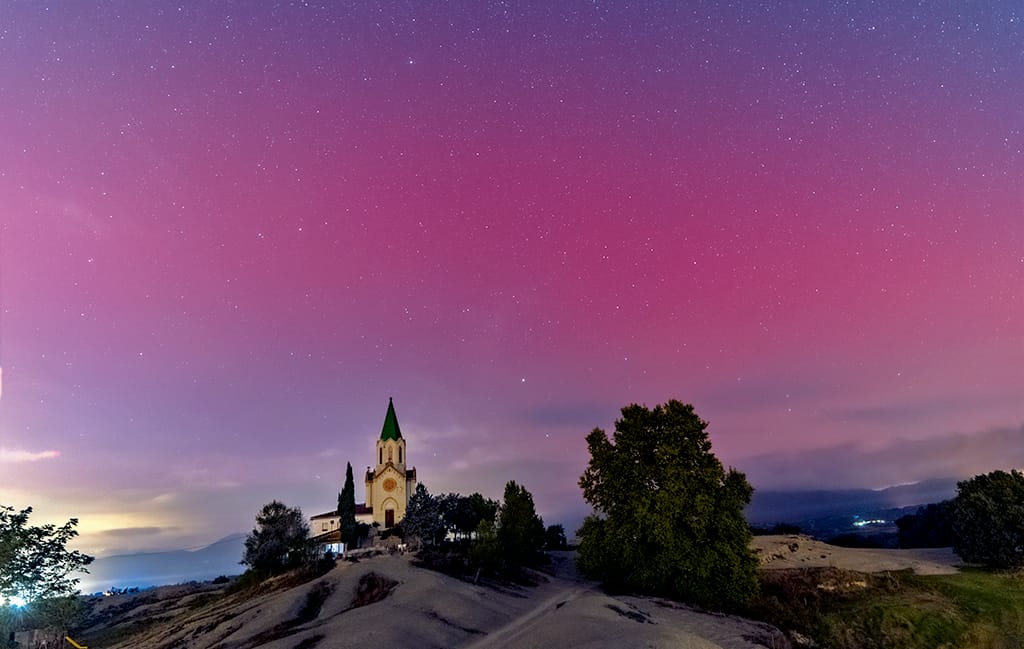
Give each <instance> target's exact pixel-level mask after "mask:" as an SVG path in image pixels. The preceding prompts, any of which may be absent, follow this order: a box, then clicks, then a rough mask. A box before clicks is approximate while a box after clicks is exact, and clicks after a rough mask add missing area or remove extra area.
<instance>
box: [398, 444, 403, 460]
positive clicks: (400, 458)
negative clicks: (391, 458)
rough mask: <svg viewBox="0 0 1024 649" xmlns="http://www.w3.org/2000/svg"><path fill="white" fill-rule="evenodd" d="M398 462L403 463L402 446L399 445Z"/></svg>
mask: <svg viewBox="0 0 1024 649" xmlns="http://www.w3.org/2000/svg"><path fill="white" fill-rule="evenodd" d="M398 463H399V464H401V463H402V447H401V446H399V447H398Z"/></svg>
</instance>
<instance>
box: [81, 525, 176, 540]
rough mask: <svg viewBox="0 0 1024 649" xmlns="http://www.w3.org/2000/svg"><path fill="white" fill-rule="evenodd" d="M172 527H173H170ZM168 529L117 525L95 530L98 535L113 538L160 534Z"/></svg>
mask: <svg viewBox="0 0 1024 649" xmlns="http://www.w3.org/2000/svg"><path fill="white" fill-rule="evenodd" d="M170 529H173V528H170ZM166 531H169V528H165V527H118V528H116V529H112V530H103V531H102V532H96V534H97V535H98V536H113V537H115V538H131V537H136V536H150V535H153V534H160V533H161V532H166Z"/></svg>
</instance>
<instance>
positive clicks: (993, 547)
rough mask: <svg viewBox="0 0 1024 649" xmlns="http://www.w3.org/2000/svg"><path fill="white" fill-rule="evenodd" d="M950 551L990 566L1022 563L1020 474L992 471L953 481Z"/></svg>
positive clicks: (1023, 492)
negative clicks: (955, 483)
mask: <svg viewBox="0 0 1024 649" xmlns="http://www.w3.org/2000/svg"><path fill="white" fill-rule="evenodd" d="M953 551H954V552H956V553H957V554H958V555H960V558H962V559H963V560H964V561H969V562H972V563H981V564H984V565H985V566H988V567H990V568H1021V567H1024V474H1022V473H1021V472H1020V471H1016V470H1014V471H1011V472H1010V473H1007V472H1006V471H993V472H992V473H988V474H984V475H977V476H974V477H973V478H971V479H970V480H964V481H963V482H959V483H957V496H956V498H955V499H954V501H953Z"/></svg>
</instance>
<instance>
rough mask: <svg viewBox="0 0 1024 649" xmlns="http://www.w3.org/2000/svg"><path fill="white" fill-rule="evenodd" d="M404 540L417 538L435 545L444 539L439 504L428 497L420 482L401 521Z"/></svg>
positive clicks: (424, 487) (424, 486)
mask: <svg viewBox="0 0 1024 649" xmlns="http://www.w3.org/2000/svg"><path fill="white" fill-rule="evenodd" d="M402 527H403V528H404V529H405V534H406V538H409V537H413V536H415V537H417V538H419V539H420V541H422V542H424V543H435V542H437V541H439V540H440V539H441V538H443V537H444V521H443V520H442V519H441V503H440V501H439V499H438V498H435V497H434V496H431V495H430V491H428V490H427V486H426V485H425V484H423V483H422V482H420V483H419V484H417V485H416V491H414V492H413V494H412V497H411V498H409V504H408V505H407V506H406V508H405V518H403V519H402Z"/></svg>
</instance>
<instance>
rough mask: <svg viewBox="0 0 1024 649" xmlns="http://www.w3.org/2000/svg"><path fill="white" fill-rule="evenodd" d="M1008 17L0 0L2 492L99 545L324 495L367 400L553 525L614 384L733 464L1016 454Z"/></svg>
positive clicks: (1012, 57) (995, 8) (169, 536)
mask: <svg viewBox="0 0 1024 649" xmlns="http://www.w3.org/2000/svg"><path fill="white" fill-rule="evenodd" d="M797 5H803V6H797ZM1022 20H1024V12H1021V10H1020V8H1019V5H1018V3H1013V2H991V3H972V4H970V5H966V4H964V3H960V2H939V3H912V2H879V3H871V2H855V3H845V2H842V3H837V2H830V3H824V2H823V3H792V4H790V3H773V2H738V3H717V2H675V1H672V2H637V3H615V2H601V1H592V2H582V1H580V2H576V1H566V2H549V1H538V2H477V1H468V2H454V3H427V2H418V1H417V2H373V3H370V2H330V3H322V4H321V3H314V2H308V3H307V2H275V3H271V2H218V3H194V4H181V5H178V4H170V3H165V2H156V1H152V0H146V1H135V0H132V1H123V2H89V3H86V2H57V3H52V4H50V5H44V4H43V3H40V2H35V1H32V2H16V1H7V2H4V3H2V4H0V304H2V312H0V366H2V368H3V393H2V398H0V502H2V503H4V504H11V505H16V506H19V507H24V506H28V505H33V506H35V507H36V509H37V512H38V514H39V515H40V516H41V517H43V519H45V518H47V517H49V518H52V519H53V520H60V519H66V518H68V517H70V516H77V517H78V518H80V519H81V529H82V531H83V536H82V539H81V543H82V545H83V547H84V548H85V549H87V550H90V551H93V552H98V553H101V554H102V553H109V552H114V551H125V550H137V549H159V548H171V547H184V546H188V545H196V544H201V543H205V542H209V541H213V540H214V539H216V538H218V537H220V536H223V535H225V534H228V533H231V532H238V531H245V530H247V529H248V528H250V527H251V526H252V520H253V516H254V514H255V512H256V510H257V509H258V507H259V506H260V505H262V504H263V503H265V502H267V501H269V500H270V499H272V498H278V499H282V500H284V501H285V502H287V503H288V504H293V505H299V506H301V507H303V509H304V511H305V512H306V513H307V514H314V513H319V512H321V511H326V510H328V509H330V508H332V507H333V506H334V503H335V499H336V493H337V491H338V490H339V489H340V487H341V482H342V479H343V477H344V468H345V462H346V461H350V462H352V465H353V467H354V469H355V470H356V473H357V475H358V474H359V472H360V471H361V470H362V469H363V468H364V467H365V466H366V465H367V464H369V463H370V462H371V461H372V460H373V459H374V458H373V453H374V451H373V448H374V446H373V445H374V440H375V439H376V437H377V436H378V435H379V433H380V427H381V424H382V422H383V417H384V412H385V409H386V407H387V399H388V397H389V396H393V397H394V399H395V405H396V408H397V412H398V416H399V420H400V422H401V425H402V430H403V433H404V434H405V436H406V438H407V440H408V445H409V446H408V452H409V458H410V461H411V463H412V464H414V465H416V466H417V468H418V471H419V475H420V477H421V479H422V480H423V481H424V482H425V483H426V484H427V485H428V487H429V488H430V489H431V491H433V492H435V493H436V492H441V491H453V490H455V491H460V492H463V493H470V492H472V491H481V492H483V493H484V494H485V495H488V496H491V497H498V496H500V492H501V488H502V486H503V485H504V483H505V481H507V480H509V479H515V480H517V481H519V482H521V483H524V484H525V485H526V486H527V488H528V489H530V490H531V491H532V492H533V494H534V497H535V499H536V501H537V506H538V509H539V510H540V512H541V514H542V515H544V516H545V519H546V520H547V522H549V523H555V522H562V521H563V520H569V519H570V518H571V517H572V516H574V515H576V514H578V513H581V512H582V511H583V509H584V506H583V503H582V499H581V495H580V492H579V490H578V488H577V487H576V480H577V479H578V476H579V475H580V473H581V472H582V469H583V467H584V465H585V463H586V459H587V455H586V449H585V445H584V439H583V438H584V436H585V435H586V433H587V432H588V431H590V430H591V429H592V428H594V427H595V426H600V427H602V428H605V429H606V430H611V428H612V426H613V422H614V419H615V417H616V415H617V413H618V410H619V408H621V407H622V406H624V405H626V404H628V403H633V402H638V403H646V404H648V405H651V406H653V405H655V404H656V403H662V402H664V401H666V400H668V399H670V398H678V399H680V400H683V401H687V402H692V403H693V404H694V405H695V407H696V409H697V412H698V413H699V414H700V415H701V416H702V417H703V418H704V419H706V420H708V421H709V422H710V427H709V431H710V434H711V439H712V442H713V445H714V449H715V451H716V452H717V454H718V455H719V457H720V458H722V459H723V461H724V462H725V463H727V464H730V465H734V466H736V467H738V468H739V469H741V470H743V471H745V472H746V473H747V474H748V476H749V478H750V479H751V481H752V482H753V484H754V485H755V487H760V488H809V487H820V488H824V487H881V486H886V485H890V484H895V483H903V482H910V481H914V480H920V479H924V478H929V477H939V476H957V477H963V476H969V475H972V474H974V473H978V472H981V471H989V470H992V469H995V468H1010V467H1020V466H1024V153H1022V149H1024V131H1022V129H1024V81H1022V80H1024V27H1022ZM356 491H357V497H358V498H360V499H361V498H362V495H363V488H362V485H361V484H360V485H357V490H356ZM570 531H571V530H570Z"/></svg>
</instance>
